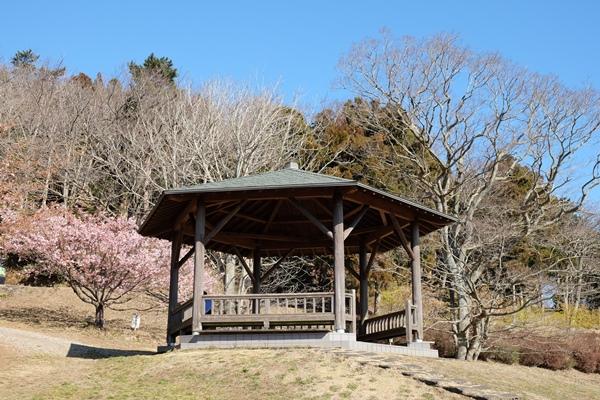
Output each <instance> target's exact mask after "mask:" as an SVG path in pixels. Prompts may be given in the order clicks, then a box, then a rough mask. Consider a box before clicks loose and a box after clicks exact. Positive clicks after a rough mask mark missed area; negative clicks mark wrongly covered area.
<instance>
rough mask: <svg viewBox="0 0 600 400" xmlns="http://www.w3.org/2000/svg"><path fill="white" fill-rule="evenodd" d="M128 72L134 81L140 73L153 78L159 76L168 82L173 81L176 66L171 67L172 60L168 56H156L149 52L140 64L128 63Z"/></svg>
mask: <svg viewBox="0 0 600 400" xmlns="http://www.w3.org/2000/svg"><path fill="white" fill-rule="evenodd" d="M129 72H130V73H131V76H132V77H133V79H134V81H135V80H138V79H139V78H140V77H141V76H142V75H144V74H147V75H149V76H151V77H153V78H159V79H161V80H164V81H165V82H168V83H174V82H175V78H176V77H177V68H174V67H173V61H172V60H171V59H170V58H168V57H157V56H155V55H154V53H150V55H149V56H148V57H146V59H145V60H144V63H143V64H142V65H139V64H136V63H135V62H133V61H131V62H130V63H129Z"/></svg>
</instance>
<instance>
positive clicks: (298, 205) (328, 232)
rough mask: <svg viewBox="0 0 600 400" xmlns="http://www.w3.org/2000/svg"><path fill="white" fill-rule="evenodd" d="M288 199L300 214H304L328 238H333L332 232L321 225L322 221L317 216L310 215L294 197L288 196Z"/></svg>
mask: <svg viewBox="0 0 600 400" xmlns="http://www.w3.org/2000/svg"><path fill="white" fill-rule="evenodd" d="M288 200H289V201H290V203H292V205H293V206H294V207H296V208H297V209H298V211H300V213H302V215H304V216H305V217H306V218H307V219H308V220H309V221H310V222H312V223H313V225H315V226H316V227H317V228H319V230H320V231H321V232H323V233H324V234H325V235H326V236H327V237H328V238H330V239H333V232H331V231H330V230H329V229H327V227H326V226H325V225H323V223H322V222H321V221H319V219H318V218H316V217H315V216H314V215H312V214H311V213H310V211H308V210H307V209H306V208H304V207H303V206H302V205H301V204H300V203H298V201H297V200H296V199H295V198H293V197H290V198H289V199H288Z"/></svg>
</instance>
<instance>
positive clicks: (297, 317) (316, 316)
mask: <svg viewBox="0 0 600 400" xmlns="http://www.w3.org/2000/svg"><path fill="white" fill-rule="evenodd" d="M345 302H346V304H345V310H346V323H347V328H348V330H349V331H351V332H356V305H355V304H356V294H355V292H354V290H353V291H352V292H351V293H347V294H346V296H345ZM192 307H193V300H192V299H190V300H188V301H186V302H185V303H183V304H180V305H179V306H178V307H176V308H175V310H173V313H172V314H171V316H170V318H171V321H170V323H169V326H170V329H169V330H170V331H171V332H177V331H179V330H181V329H184V328H186V327H191V322H192ZM334 321H335V314H334V293H332V292H320V293H273V294H243V295H204V296H202V304H201V307H200V323H201V324H202V326H203V328H208V329H214V328H229V329H231V328H257V329H269V328H275V327H277V328H282V327H300V328H302V327H305V328H307V329H310V328H313V329H327V330H329V329H331V327H332V325H333V323H334Z"/></svg>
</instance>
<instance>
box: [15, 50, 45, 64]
mask: <svg viewBox="0 0 600 400" xmlns="http://www.w3.org/2000/svg"><path fill="white" fill-rule="evenodd" d="M39 58H40V56H39V55H37V54H35V53H34V52H33V50H31V49H27V50H19V51H17V52H16V53H15V55H14V56H13V58H12V59H11V60H10V62H11V64H12V65H13V66H14V67H16V68H24V67H33V66H34V65H35V63H36V62H37V60H38V59H39Z"/></svg>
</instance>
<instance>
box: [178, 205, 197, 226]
mask: <svg viewBox="0 0 600 400" xmlns="http://www.w3.org/2000/svg"><path fill="white" fill-rule="evenodd" d="M195 210H196V201H195V200H190V201H189V202H188V204H187V205H186V206H185V208H184V209H183V211H182V212H181V213H180V214H179V215H178V216H177V218H176V219H175V224H174V227H175V230H179V229H181V227H182V226H183V224H184V223H185V222H186V221H187V219H188V218H189V217H190V214H191V213H193V212H194V211H195Z"/></svg>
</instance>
